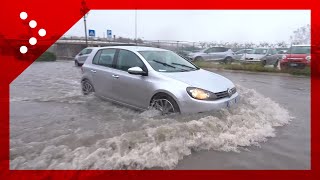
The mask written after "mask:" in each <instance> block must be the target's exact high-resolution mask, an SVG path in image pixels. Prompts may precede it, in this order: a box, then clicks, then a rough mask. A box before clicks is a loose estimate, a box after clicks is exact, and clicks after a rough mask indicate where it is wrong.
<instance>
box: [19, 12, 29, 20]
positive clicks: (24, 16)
mask: <svg viewBox="0 0 320 180" xmlns="http://www.w3.org/2000/svg"><path fill="white" fill-rule="evenodd" d="M27 17H28V14H27V13H26V12H21V13H20V19H22V20H25V19H27Z"/></svg>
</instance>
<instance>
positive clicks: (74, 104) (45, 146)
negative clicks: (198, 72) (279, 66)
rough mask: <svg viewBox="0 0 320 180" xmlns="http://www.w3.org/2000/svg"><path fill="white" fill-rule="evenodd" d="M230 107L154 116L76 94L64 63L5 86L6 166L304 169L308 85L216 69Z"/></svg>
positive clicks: (43, 66)
mask: <svg viewBox="0 0 320 180" xmlns="http://www.w3.org/2000/svg"><path fill="white" fill-rule="evenodd" d="M216 73H219V74H221V75H223V76H225V77H227V78H229V79H230V80H232V81H233V82H234V83H235V84H236V85H237V89H238V92H239V94H240V96H241V101H240V103H239V104H238V106H237V107H235V108H232V109H229V110H222V111H221V112H208V113H201V114H192V115H170V116H159V115H158V113H157V112H155V111H152V110H148V111H144V112H140V111H135V110H132V109H128V108H126V107H122V106H119V105H115V104H112V103H109V102H107V101H104V100H101V99H99V98H98V97H95V96H94V95H90V96H83V95H82V93H81V89H80V77H81V71H80V68H78V67H75V66H74V65H73V62H72V61H56V62H35V63H33V64H32V65H31V66H30V67H29V68H28V69H27V70H26V71H25V72H23V74H21V75H20V76H19V77H18V78H17V79H16V80H15V81H14V82H13V83H12V84H11V85H10V168H11V169H310V79H309V78H299V77H293V76H281V75H265V74H246V73H233V72H226V71H216Z"/></svg>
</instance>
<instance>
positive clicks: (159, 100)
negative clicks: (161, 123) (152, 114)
mask: <svg viewBox="0 0 320 180" xmlns="http://www.w3.org/2000/svg"><path fill="white" fill-rule="evenodd" d="M150 107H151V108H154V109H156V110H158V111H160V112H161V114H162V115H167V114H173V113H180V109H179V106H178V104H177V102H176V101H175V100H174V99H173V98H172V97H170V96H168V95H166V94H163V93H160V94H157V95H155V96H154V97H153V99H152V100H151V103H150Z"/></svg>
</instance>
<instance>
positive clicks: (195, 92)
mask: <svg viewBox="0 0 320 180" xmlns="http://www.w3.org/2000/svg"><path fill="white" fill-rule="evenodd" d="M187 92H188V94H189V95H190V96H191V97H192V98H195V99H199V100H214V99H216V98H217V96H216V95H215V94H214V93H212V92H210V91H206V90H203V89H200V88H195V87H188V88H187Z"/></svg>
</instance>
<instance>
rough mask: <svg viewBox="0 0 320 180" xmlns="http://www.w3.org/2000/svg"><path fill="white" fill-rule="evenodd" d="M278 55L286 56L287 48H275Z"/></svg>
mask: <svg viewBox="0 0 320 180" xmlns="http://www.w3.org/2000/svg"><path fill="white" fill-rule="evenodd" d="M276 50H277V51H278V54H287V52H288V50H289V48H276Z"/></svg>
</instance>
